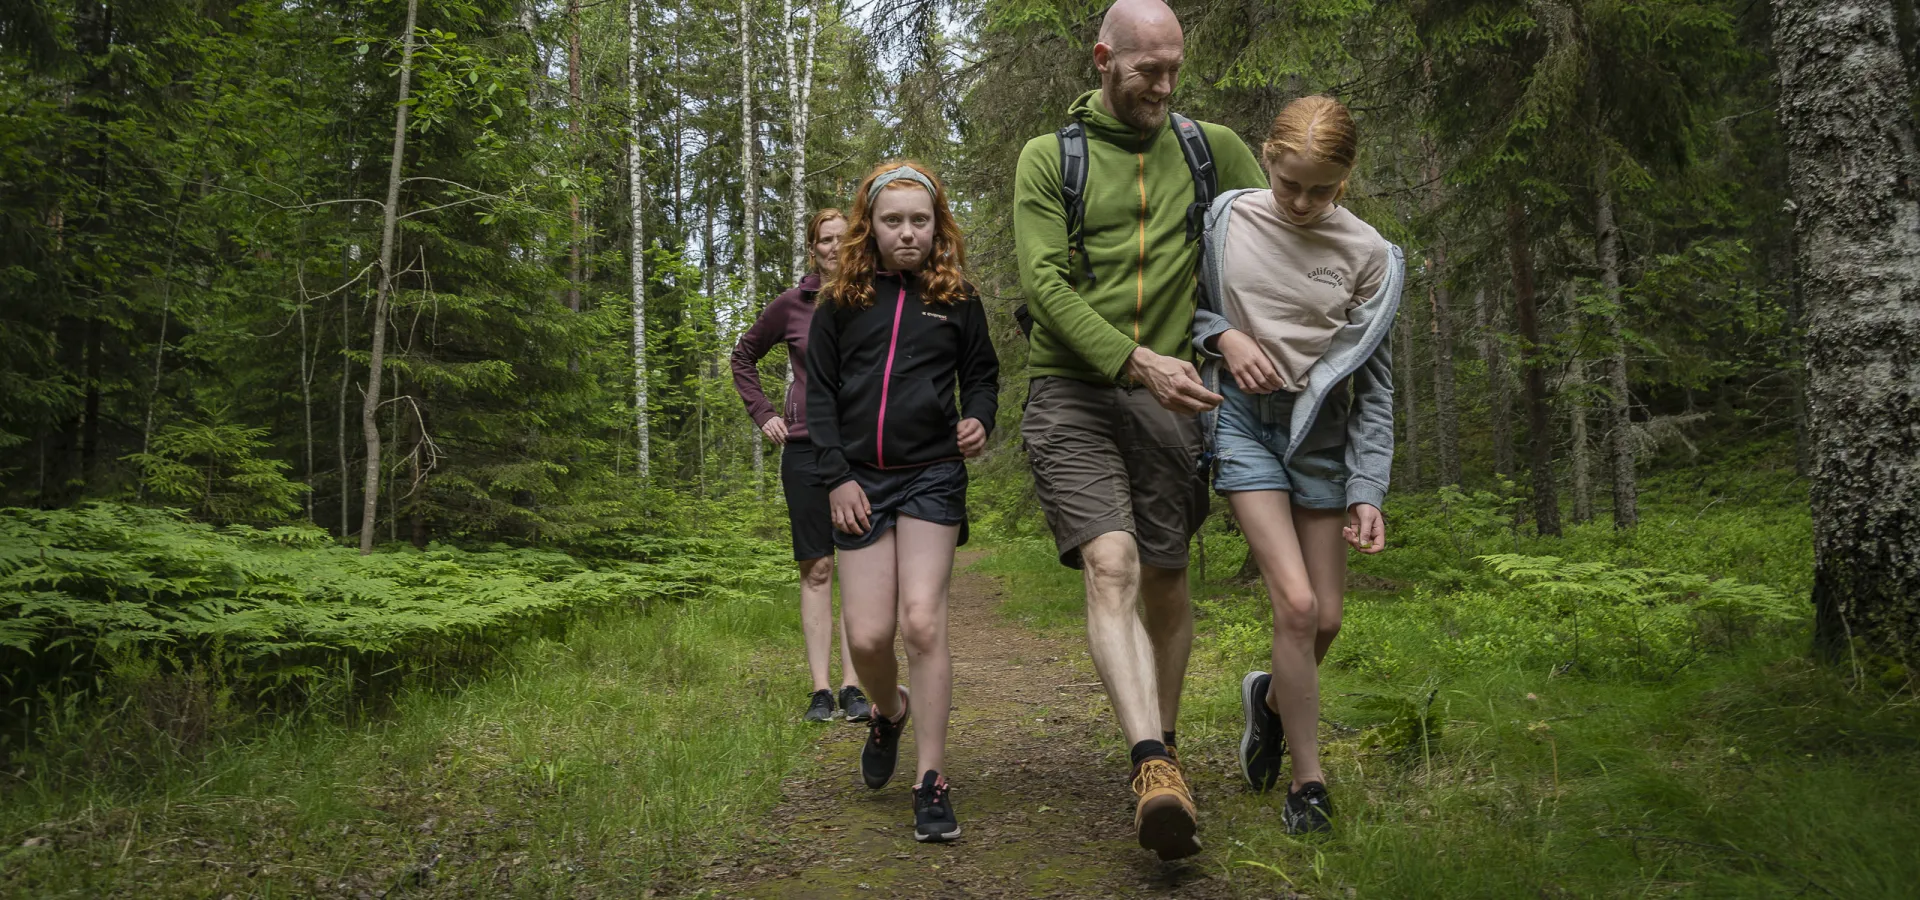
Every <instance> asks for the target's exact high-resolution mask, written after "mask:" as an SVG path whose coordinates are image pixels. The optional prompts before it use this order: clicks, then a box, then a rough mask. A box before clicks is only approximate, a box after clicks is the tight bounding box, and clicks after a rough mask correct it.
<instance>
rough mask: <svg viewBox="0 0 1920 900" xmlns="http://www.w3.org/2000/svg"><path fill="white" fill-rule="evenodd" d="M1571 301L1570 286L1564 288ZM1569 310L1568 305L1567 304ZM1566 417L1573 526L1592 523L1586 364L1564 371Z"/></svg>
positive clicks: (1579, 362)
mask: <svg viewBox="0 0 1920 900" xmlns="http://www.w3.org/2000/svg"><path fill="white" fill-rule="evenodd" d="M1567 294H1568V295H1569V296H1568V299H1569V300H1571V299H1572V296H1571V295H1572V294H1573V284H1572V282H1568V284H1567ZM1568 307H1569V308H1571V307H1572V304H1571V303H1569V304H1568ZM1567 382H1568V384H1567V388H1566V389H1565V390H1563V391H1562V392H1561V393H1563V394H1565V395H1566V396H1567V417H1568V419H1569V420H1571V422H1572V425H1573V449H1572V457H1573V524H1575V525H1585V524H1586V523H1588V522H1591V521H1593V453H1592V450H1591V447H1590V440H1589V438H1588V435H1587V361H1586V360H1584V359H1575V360H1573V362H1572V364H1571V365H1570V366H1568V369H1567Z"/></svg>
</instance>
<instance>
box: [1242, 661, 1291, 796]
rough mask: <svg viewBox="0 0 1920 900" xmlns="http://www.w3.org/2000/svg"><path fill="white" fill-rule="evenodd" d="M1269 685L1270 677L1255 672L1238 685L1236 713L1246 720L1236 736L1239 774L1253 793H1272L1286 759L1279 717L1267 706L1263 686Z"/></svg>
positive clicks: (1265, 691)
mask: <svg viewBox="0 0 1920 900" xmlns="http://www.w3.org/2000/svg"><path fill="white" fill-rule="evenodd" d="M1272 683H1273V676H1272V675H1268V674H1267V673H1265V672H1261V671H1258V670H1255V671H1252V672H1248V673H1247V677H1246V678H1243V679H1241V681H1240V711H1241V713H1242V714H1243V715H1244V716H1245V717H1246V720H1247V724H1246V727H1245V728H1244V729H1242V730H1241V732H1240V774H1242V775H1244V776H1246V778H1247V784H1249V785H1251V786H1252V787H1253V789H1254V790H1256V791H1270V790H1273V786H1274V785H1276V784H1278V783H1279V782H1280V768H1281V764H1282V763H1283V762H1284V761H1285V760H1286V756H1287V735H1286V732H1285V731H1284V730H1283V729H1282V728H1281V727H1280V716H1279V715H1278V714H1276V713H1275V712H1274V711H1273V710H1272V709H1271V708H1269V707H1268V706H1267V686H1268V685H1270V684H1272Z"/></svg>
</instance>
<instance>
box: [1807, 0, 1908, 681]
mask: <svg viewBox="0 0 1920 900" xmlns="http://www.w3.org/2000/svg"><path fill="white" fill-rule="evenodd" d="M1901 15H1902V12H1901V11H1900V10H1898V9H1897V8H1896V6H1895V4H1894V3H1893V2H1891V0H1775V2H1774V32H1773V47H1774V57H1775V59H1776V60H1778V63H1779V67H1780V81H1779V84H1780V103H1779V109H1780V118H1781V123H1782V125H1783V126H1784V128H1783V130H1784V133H1785V136H1786V144H1787V157H1788V160H1789V163H1790V165H1789V167H1788V170H1789V171H1790V172H1791V173H1792V182H1791V188H1792V192H1793V198H1794V201H1795V203H1796V204H1797V217H1796V220H1795V223H1794V233H1795V239H1796V243H1797V246H1798V249H1799V257H1798V263H1799V266H1798V268H1799V273H1798V276H1799V277H1798V280H1799V282H1800V287H1801V291H1802V296H1803V298H1804V302H1805V304H1806V307H1805V314H1806V322H1807V338H1806V341H1807V343H1806V358H1807V368H1808V382H1807V389H1808V398H1807V399H1808V406H1809V414H1810V415H1809V418H1808V425H1809V429H1810V431H1811V434H1812V438H1813V490H1812V498H1811V499H1812V506H1813V547H1814V563H1813V605H1814V612H1815V617H1814V640H1815V643H1816V646H1817V647H1818V648H1819V649H1820V650H1821V651H1822V652H1824V653H1826V654H1827V655H1828V656H1830V657H1834V658H1839V659H1852V660H1853V661H1854V665H1855V666H1856V671H1857V672H1865V673H1866V674H1871V675H1874V676H1878V677H1880V678H1881V679H1882V680H1883V681H1889V682H1891V681H1892V680H1894V679H1896V678H1897V679H1899V680H1901V681H1905V680H1906V679H1907V677H1909V676H1908V674H1907V673H1910V672H1911V671H1912V669H1911V667H1912V666H1913V665H1914V664H1915V663H1916V662H1920V443H1916V441H1915V440H1914V427H1915V426H1914V423H1915V422H1920V367H1916V366H1915V365H1914V363H1913V359H1912V357H1913V352H1914V348H1915V347H1920V197H1917V196H1916V191H1920V150H1917V149H1916V136H1915V126H1914V117H1913V113H1912V111H1911V109H1910V108H1909V106H1908V103H1909V100H1910V98H1911V97H1912V88H1913V85H1912V83H1911V82H1910V80H1909V77H1910V76H1909V73H1908V71H1907V70H1906V68H1905V66H1904V64H1903V57H1902V46H1901V42H1900V39H1899V35H1900V32H1899V27H1900V23H1901V21H1902V20H1901ZM1889 660H1898V661H1900V662H1903V663H1905V664H1906V666H1908V667H1909V668H1907V669H1906V670H1904V671H1902V670H1900V669H1898V667H1897V666H1895V665H1893V664H1892V663H1891V662H1889ZM1862 667H1871V671H1868V670H1866V669H1863V668H1862Z"/></svg>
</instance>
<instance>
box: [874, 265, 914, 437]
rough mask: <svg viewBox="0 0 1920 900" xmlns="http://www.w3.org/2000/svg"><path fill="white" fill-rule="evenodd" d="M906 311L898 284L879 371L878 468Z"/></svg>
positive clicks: (902, 284) (904, 288)
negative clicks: (884, 364) (884, 361)
mask: <svg viewBox="0 0 1920 900" xmlns="http://www.w3.org/2000/svg"><path fill="white" fill-rule="evenodd" d="M906 310H907V283H906V280H905V279H904V278H903V279H901V282H900V298H899V299H898V300H895V301H894V303H893V336H892V337H890V338H888V339H887V367H886V368H885V369H881V370H880V422H879V424H877V425H876V426H874V427H875V433H874V437H873V455H874V456H875V457H877V458H878V459H879V468H882V469H884V468H886V467H887V388H888V387H889V386H891V385H892V384H893V352H894V351H895V350H897V349H899V348H900V319H901V317H902V316H904V315H905V314H906Z"/></svg>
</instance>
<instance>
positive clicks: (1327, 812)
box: [1282, 781, 1333, 834]
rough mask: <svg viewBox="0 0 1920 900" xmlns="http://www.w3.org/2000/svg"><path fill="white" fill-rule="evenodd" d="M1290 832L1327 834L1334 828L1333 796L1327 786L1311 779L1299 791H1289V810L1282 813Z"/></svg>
mask: <svg viewBox="0 0 1920 900" xmlns="http://www.w3.org/2000/svg"><path fill="white" fill-rule="evenodd" d="M1282 818H1284V819H1285V820H1286V823H1287V833H1288V834H1325V833H1327V832H1329V831H1332V830H1333V798H1332V797H1329V796H1327V786H1326V785H1324V784H1321V783H1320V782H1318V781H1309V782H1307V783H1306V784H1303V785H1301V786H1300V789H1299V790H1297V791H1288V792H1287V810H1286V812H1285V813H1284V814H1283V815H1282Z"/></svg>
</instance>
